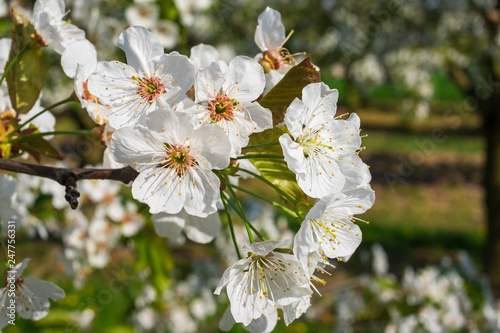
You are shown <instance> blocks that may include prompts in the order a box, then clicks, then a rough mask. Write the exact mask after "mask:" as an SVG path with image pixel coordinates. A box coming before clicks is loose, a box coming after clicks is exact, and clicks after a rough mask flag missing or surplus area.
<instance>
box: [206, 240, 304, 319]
mask: <svg viewBox="0 0 500 333" xmlns="http://www.w3.org/2000/svg"><path fill="white" fill-rule="evenodd" d="M285 242H286V240H285ZM283 243H284V242H283V241H281V242H278V241H265V242H258V243H253V244H250V245H247V244H246V245H245V246H244V248H243V249H244V250H245V251H247V252H249V253H250V254H249V257H248V258H246V259H241V260H239V261H237V262H236V263H234V264H233V265H232V266H231V267H229V268H228V269H226V271H225V272H224V275H223V276H222V279H221V280H220V282H219V285H218V286H217V289H216V290H215V294H220V292H221V290H222V288H223V287H224V286H226V287H227V294H228V297H229V300H230V302H231V314H232V316H233V318H234V320H235V322H237V323H243V324H244V325H247V326H248V325H249V324H250V323H251V322H252V321H253V320H255V319H257V318H260V317H261V316H262V315H263V314H264V313H267V314H270V313H272V312H273V311H276V308H277V307H282V306H286V305H289V304H291V303H294V302H297V301H299V300H301V299H302V298H304V297H308V296H310V295H311V294H312V290H311V288H310V287H309V275H308V273H307V270H306V268H305V267H304V266H303V265H302V264H301V263H300V262H299V261H298V260H297V258H296V257H295V256H293V255H291V254H286V253H280V252H275V251H274V249H276V248H277V247H280V246H282V244H283Z"/></svg>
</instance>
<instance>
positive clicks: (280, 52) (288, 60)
mask: <svg viewBox="0 0 500 333" xmlns="http://www.w3.org/2000/svg"><path fill="white" fill-rule="evenodd" d="M254 40H255V44H257V46H258V47H259V48H260V50H261V51H262V53H259V54H257V55H256V57H255V59H256V60H257V61H258V62H259V63H260V64H261V65H262V67H263V68H264V72H265V73H266V89H265V92H266V93H267V92H268V91H269V90H271V88H272V87H274V86H275V85H276V83H278V82H279V81H280V80H281V79H282V78H283V76H285V74H286V73H287V72H288V71H289V70H290V68H292V67H293V66H294V65H295V60H294V58H293V56H292V55H291V54H290V53H289V52H288V50H287V49H285V48H284V47H283V45H284V44H285V43H286V41H287V40H288V38H287V37H286V35H285V26H284V25H283V23H281V14H280V13H279V12H278V11H276V10H274V9H272V8H270V7H267V8H266V9H265V10H264V12H262V14H260V15H259V18H258V25H257V28H256V29H255V35H254Z"/></svg>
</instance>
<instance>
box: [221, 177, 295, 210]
mask: <svg viewBox="0 0 500 333" xmlns="http://www.w3.org/2000/svg"><path fill="white" fill-rule="evenodd" d="M231 168H232V169H233V168H234V169H237V170H241V171H243V172H244V173H248V174H249V175H252V176H254V177H255V178H257V179H260V180H262V181H263V182H264V183H266V184H267V185H269V186H271V187H272V188H273V189H274V190H275V191H276V192H278V193H279V194H281V195H282V196H283V197H284V198H285V199H287V200H288V201H290V202H291V203H292V204H293V205H294V206H295V205H297V200H295V199H294V198H292V197H291V196H289V195H288V194H286V193H285V192H283V190H281V189H280V188H279V187H277V186H276V185H274V184H273V183H271V182H270V181H269V180H267V179H265V178H264V177H262V176H261V175H259V174H256V173H255V172H252V171H250V170H247V169H244V168H241V167H231Z"/></svg>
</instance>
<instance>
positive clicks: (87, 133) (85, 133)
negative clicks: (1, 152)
mask: <svg viewBox="0 0 500 333" xmlns="http://www.w3.org/2000/svg"><path fill="white" fill-rule="evenodd" d="M60 134H71V135H81V136H87V137H90V131H88V130H79V131H54V132H43V133H35V134H31V135H25V136H20V137H18V138H14V139H9V141H6V142H4V141H0V143H12V142H18V141H26V140H32V139H36V138H41V137H44V136H48V135H60Z"/></svg>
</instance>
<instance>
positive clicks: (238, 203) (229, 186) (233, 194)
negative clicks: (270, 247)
mask: <svg viewBox="0 0 500 333" xmlns="http://www.w3.org/2000/svg"><path fill="white" fill-rule="evenodd" d="M226 186H227V189H228V190H229V192H231V196H232V197H233V198H234V200H235V201H236V204H237V205H238V209H239V210H240V212H241V215H240V216H241V218H242V219H243V221H244V222H245V225H246V226H247V228H248V227H250V229H252V230H253V232H255V234H256V235H257V236H258V237H259V238H260V239H261V240H263V241H266V240H267V239H266V237H264V236H262V234H261V233H260V232H259V231H258V230H257V229H256V228H255V227H254V226H253V225H252V223H250V221H248V219H247V216H246V215H245V211H244V209H243V206H241V202H240V200H239V199H238V196H237V195H236V193H234V190H233V189H232V188H231V183H230V182H229V181H228V182H227V183H226ZM229 204H231V203H229ZM254 242H255V241H252V243H254Z"/></svg>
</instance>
